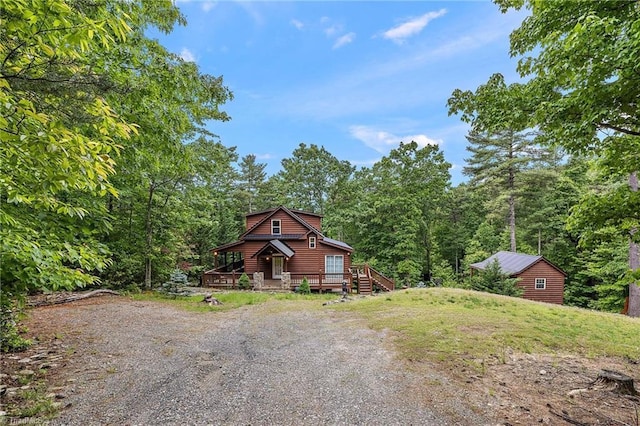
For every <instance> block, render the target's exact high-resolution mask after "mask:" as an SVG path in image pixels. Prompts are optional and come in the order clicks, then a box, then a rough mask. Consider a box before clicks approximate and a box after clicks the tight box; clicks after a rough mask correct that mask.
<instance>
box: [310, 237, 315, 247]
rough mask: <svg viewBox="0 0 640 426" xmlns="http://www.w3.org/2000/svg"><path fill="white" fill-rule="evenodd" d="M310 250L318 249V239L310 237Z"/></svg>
mask: <svg viewBox="0 0 640 426" xmlns="http://www.w3.org/2000/svg"><path fill="white" fill-rule="evenodd" d="M309 248H310V249H314V248H316V237H309Z"/></svg>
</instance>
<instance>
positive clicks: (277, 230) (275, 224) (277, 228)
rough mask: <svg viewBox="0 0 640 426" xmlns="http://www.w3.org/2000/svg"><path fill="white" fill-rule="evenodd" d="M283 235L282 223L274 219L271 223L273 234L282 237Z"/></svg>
mask: <svg viewBox="0 0 640 426" xmlns="http://www.w3.org/2000/svg"><path fill="white" fill-rule="evenodd" d="M281 233H282V226H281V223H280V219H273V220H272V221H271V234H272V235H280V234H281Z"/></svg>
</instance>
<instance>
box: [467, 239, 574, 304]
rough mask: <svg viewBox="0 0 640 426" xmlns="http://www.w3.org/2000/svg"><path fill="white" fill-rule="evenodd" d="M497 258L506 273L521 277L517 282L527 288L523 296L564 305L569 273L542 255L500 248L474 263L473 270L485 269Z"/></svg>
mask: <svg viewBox="0 0 640 426" xmlns="http://www.w3.org/2000/svg"><path fill="white" fill-rule="evenodd" d="M495 260H497V261H498V264H499V265H500V269H501V270H502V272H503V273H504V274H506V275H509V276H510V277H511V278H520V281H518V285H519V286H520V287H522V288H523V289H524V294H523V295H522V297H523V298H524V299H529V300H535V301H538V302H547V303H556V304H559V305H562V303H563V301H564V280H565V278H566V276H567V274H565V273H564V271H562V270H561V269H560V268H558V267H557V266H555V265H554V264H553V263H551V262H549V261H548V260H547V259H545V258H544V257H543V256H534V255H530V254H522V253H514V252H509V251H500V252H498V253H496V254H493V255H491V256H490V257H489V258H487V259H485V260H483V261H482V262H478V263H473V264H471V270H472V271H473V270H479V271H482V270H484V269H485V268H486V267H487V266H489V265H490V264H492V263H493V262H494V261H495Z"/></svg>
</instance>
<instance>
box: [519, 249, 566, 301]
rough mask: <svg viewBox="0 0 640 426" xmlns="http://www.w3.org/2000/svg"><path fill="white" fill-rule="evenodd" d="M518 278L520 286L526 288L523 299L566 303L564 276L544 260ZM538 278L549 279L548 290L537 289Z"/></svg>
mask: <svg viewBox="0 0 640 426" xmlns="http://www.w3.org/2000/svg"><path fill="white" fill-rule="evenodd" d="M517 277H518V278H520V281H519V282H518V285H519V286H520V287H523V288H524V294H523V295H522V297H523V298H525V299H529V300H536V301H538V302H547V303H557V304H559V305H562V303H563V302H564V275H563V274H562V273H561V272H559V271H558V270H557V269H556V268H554V267H553V266H551V265H549V263H547V262H545V261H544V260H542V261H540V262H538V263H536V264H535V265H533V266H531V267H530V268H528V269H527V270H525V271H524V272H522V273H521V274H519V275H517ZM536 278H546V279H547V285H546V289H544V290H537V289H536V286H535V280H536Z"/></svg>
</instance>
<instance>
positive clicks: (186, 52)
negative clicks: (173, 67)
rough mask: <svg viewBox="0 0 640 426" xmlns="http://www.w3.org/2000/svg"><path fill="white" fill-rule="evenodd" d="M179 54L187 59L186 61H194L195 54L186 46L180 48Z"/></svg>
mask: <svg viewBox="0 0 640 426" xmlns="http://www.w3.org/2000/svg"><path fill="white" fill-rule="evenodd" d="M179 56H180V57H181V58H182V59H183V60H185V61H187V62H196V57H195V55H194V54H193V53H192V52H191V51H190V50H189V49H187V48H186V47H183V48H182V50H181V51H180V54H179Z"/></svg>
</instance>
